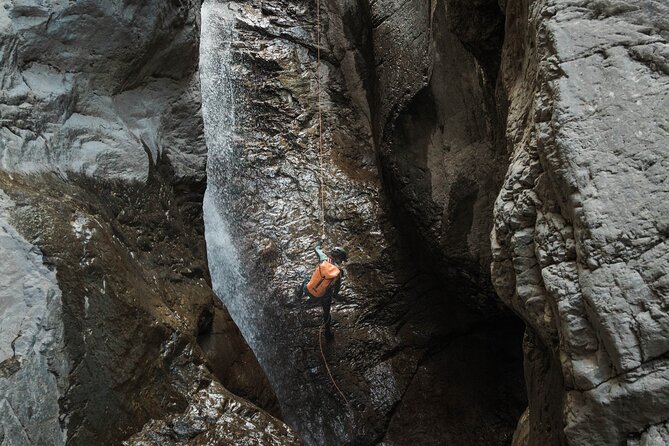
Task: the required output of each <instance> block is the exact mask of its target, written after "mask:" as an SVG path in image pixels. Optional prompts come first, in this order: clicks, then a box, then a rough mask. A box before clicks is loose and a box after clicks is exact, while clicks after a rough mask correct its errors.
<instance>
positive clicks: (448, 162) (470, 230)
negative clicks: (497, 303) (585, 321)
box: [371, 0, 507, 306]
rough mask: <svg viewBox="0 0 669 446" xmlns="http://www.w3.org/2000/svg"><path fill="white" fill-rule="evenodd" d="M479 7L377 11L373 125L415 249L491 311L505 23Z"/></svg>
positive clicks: (389, 186)
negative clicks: (491, 237) (500, 70)
mask: <svg viewBox="0 0 669 446" xmlns="http://www.w3.org/2000/svg"><path fill="white" fill-rule="evenodd" d="M470 3H471V2H460V1H454V0H453V1H437V2H433V4H430V3H429V2H424V1H418V0H417V1H408V2H393V1H389V2H375V3H372V4H371V11H372V17H373V23H374V24H375V25H376V26H375V28H374V31H373V39H374V63H375V66H376V77H377V82H376V86H375V92H376V103H377V104H378V105H377V107H376V110H377V113H376V114H375V115H374V120H375V126H376V128H377V129H378V132H377V134H376V139H377V145H378V149H379V157H380V160H381V167H382V171H383V179H384V185H385V186H386V191H387V193H388V195H389V197H390V199H391V206H392V209H393V213H394V217H395V220H396V222H397V226H398V228H399V229H400V230H401V231H402V232H403V235H404V238H406V239H407V240H409V242H408V243H406V245H407V247H406V249H407V250H408V251H409V252H410V253H411V254H410V255H413V256H416V257H418V258H420V259H421V260H422V261H423V265H424V268H425V269H427V270H430V269H431V270H433V271H434V272H435V273H438V274H441V275H443V276H445V277H448V280H449V282H450V286H451V288H453V289H454V290H455V289H457V291H456V292H457V293H458V294H460V295H461V298H462V299H463V300H466V301H468V303H469V304H471V305H472V306H486V305H488V306H489V305H491V304H492V303H493V302H494V300H493V299H491V297H492V296H493V292H492V287H491V285H490V274H489V269H490V267H489V266H490V259H491V254H490V241H489V234H490V229H491V227H492V218H491V214H492V206H493V203H494V200H495V197H496V195H497V192H498V190H499V186H500V184H501V183H502V180H503V174H504V170H505V167H506V163H507V161H506V156H505V151H504V145H503V143H502V137H501V136H502V127H503V124H502V123H503V119H502V117H501V115H500V113H499V112H498V108H499V107H498V106H497V105H496V102H495V79H496V76H497V66H498V64H499V54H500V47H501V39H502V35H503V30H502V25H501V23H502V20H503V16H502V11H501V10H500V9H499V7H498V6H497V4H496V2H490V1H478V2H474V3H475V4H470ZM389 11H392V13H391V14H388V12H389ZM408 23H411V26H407V24H408ZM419 253H420V254H419Z"/></svg>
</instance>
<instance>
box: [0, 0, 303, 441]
mask: <svg viewBox="0 0 669 446" xmlns="http://www.w3.org/2000/svg"><path fill="white" fill-rule="evenodd" d="M196 3H197V2H189V1H174V2H145V1H123V2H121V1H109V2H101V1H78V2H68V1H39V2H38V1H18V0H16V1H5V2H3V5H2V8H0V53H1V54H2V66H1V67H0V83H1V84H2V89H1V92H0V150H1V151H2V170H1V171H0V190H1V191H2V192H0V256H1V258H2V260H3V261H2V266H0V269H2V272H1V274H0V327H2V328H1V329H0V408H1V410H0V418H1V422H0V444H2V445H3V446H4V445H62V444H70V445H86V446H88V445H92V444H120V443H121V442H122V441H123V440H126V439H128V438H129V437H130V436H131V435H132V434H134V433H137V432H139V431H140V430H141V431H142V432H141V434H137V436H135V437H133V439H131V440H128V444H155V442H156V441H158V440H157V439H160V442H161V444H177V443H178V444H204V443H203V442H204V440H205V439H206V438H209V437H207V435H211V436H212V437H211V438H218V439H221V441H223V439H225V440H226V441H228V442H230V443H239V444H242V443H243V442H246V443H253V442H257V441H260V440H258V439H261V441H265V442H266V444H270V443H272V442H273V443H274V444H299V443H300V440H299V439H298V438H297V437H296V435H295V434H294V433H292V432H290V431H289V430H288V429H287V428H286V427H285V426H284V425H282V423H281V422H280V421H278V420H277V419H275V418H273V417H272V416H271V415H269V414H268V413H267V412H265V411H263V410H260V409H258V408H257V407H256V406H254V405H252V404H251V403H249V402H248V401H245V400H243V399H242V398H241V397H240V396H237V395H241V396H242V397H246V398H249V399H251V400H253V401H254V402H255V403H257V404H259V405H261V406H263V407H264V408H265V409H267V410H268V411H270V412H272V413H274V414H277V415H278V414H279V412H278V408H277V405H276V400H275V397H274V395H273V393H272V391H271V389H270V388H269V385H268V383H267V381H266V378H265V376H264V374H263V372H262V371H261V370H260V368H259V367H258V365H257V362H256V360H255V358H254V356H253V354H252V352H251V351H250V350H249V348H248V347H247V345H246V344H245V342H244V341H243V339H242V337H241V335H240V333H239V332H238V330H237V328H236V327H235V325H234V324H233V323H232V321H231V320H230V318H229V316H228V314H227V311H226V310H225V309H224V308H223V307H222V306H221V304H220V303H219V302H218V300H217V299H216V298H215V296H214V294H213V292H212V290H211V287H210V285H209V276H208V274H209V273H208V268H207V264H206V256H205V247H204V228H203V222H202V211H201V203H202V197H203V193H204V187H205V183H204V164H205V152H206V150H205V146H204V142H203V130H202V118H201V115H200V114H199V108H200V97H199V87H198V75H197V54H198V53H197V48H198V43H199V25H198V14H199V8H198V5H197V4H196ZM221 384H223V385H225V386H226V387H227V389H229V390H230V391H228V390H226V389H224V388H223V387H222V385H221ZM231 392H235V393H236V394H237V395H235V394H233V393H231ZM202 406H204V409H206V411H204V409H203V408H202ZM197 411H200V413H199V414H195V412H197ZM151 420H153V421H151ZM222 423H223V424H224V426H221V424H222ZM203 431H207V432H208V434H207V435H201V434H202V432H203ZM147 438H148V439H150V440H146V439H147ZM146 441H149V443H146Z"/></svg>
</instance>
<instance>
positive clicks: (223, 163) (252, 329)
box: [200, 1, 525, 445]
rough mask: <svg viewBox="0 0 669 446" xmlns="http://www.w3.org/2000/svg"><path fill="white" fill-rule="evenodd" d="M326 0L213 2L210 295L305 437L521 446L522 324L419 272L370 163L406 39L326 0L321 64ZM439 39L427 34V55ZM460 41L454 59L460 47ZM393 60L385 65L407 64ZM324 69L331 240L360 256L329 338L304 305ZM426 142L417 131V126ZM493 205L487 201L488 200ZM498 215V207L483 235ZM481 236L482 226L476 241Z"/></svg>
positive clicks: (206, 77) (208, 39) (208, 24)
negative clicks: (384, 83)
mask: <svg viewBox="0 0 669 446" xmlns="http://www.w3.org/2000/svg"><path fill="white" fill-rule="evenodd" d="M415 3H416V4H418V3H420V2H415ZM422 3H424V2H422ZM422 3H421V4H422ZM410 4H413V3H412V2H408V3H407V5H410ZM315 6H316V5H314V4H312V3H310V4H303V3H302V2H294V1H270V2H267V1H263V2H218V1H208V2H205V4H204V6H203V12H202V29H203V33H202V36H203V39H202V45H201V59H200V72H201V77H202V91H203V93H202V94H203V114H204V121H205V133H206V138H207V144H208V147H209V160H208V165H207V168H208V185H207V192H206V197H205V205H204V212H205V223H206V236H207V249H208V256H209V262H210V266H211V270H212V281H213V284H214V289H215V290H216V293H217V294H218V295H219V296H220V297H221V298H222V299H223V301H224V302H225V304H226V306H227V307H228V308H229V309H230V312H231V314H232V316H233V318H234V319H235V321H236V322H237V323H238V325H239V326H240V329H241V331H242V333H243V334H244V336H245V338H246V339H247V340H249V343H250V345H251V347H252V348H253V350H254V352H255V353H256V355H257V356H258V358H259V361H260V363H261V364H262V366H263V368H264V369H265V371H266V372H267V374H268V377H269V379H270V381H271V382H272V385H273V387H274V389H275V391H276V393H277V397H278V399H279V401H280V404H281V408H282V413H283V415H284V416H285V419H286V421H287V422H288V423H289V424H290V425H291V426H294V427H295V428H296V430H297V431H298V432H300V434H301V435H302V436H303V437H304V438H305V440H306V441H307V442H308V443H310V444H347V443H348V444H388V445H391V444H397V445H400V444H407V442H409V441H416V442H418V443H420V444H444V443H459V442H467V441H469V442H472V443H475V444H498V443H499V442H500V441H502V442H503V441H510V440H511V436H512V433H513V429H514V427H515V425H516V419H517V417H518V416H520V413H521V412H522V410H523V408H524V405H525V402H524V401H525V400H524V392H523V388H522V382H521V373H520V370H519V369H520V367H519V366H520V350H519V343H520V336H519V330H518V326H517V325H515V324H514V323H513V321H512V320H511V319H510V318H509V317H508V315H507V314H504V313H501V312H499V311H498V310H495V311H489V312H487V313H486V312H477V311H475V310H473V308H475V307H477V306H478V304H477V303H476V302H478V301H479V300H484V299H487V298H488V296H489V293H487V292H483V293H482V298H481V299H479V296H478V295H476V294H474V295H471V294H466V295H465V294H464V293H463V294H461V295H458V292H457V291H455V290H453V289H452V288H456V287H455V286H454V283H457V282H451V281H449V280H448V279H447V278H444V276H443V275H441V272H442V269H440V268H436V269H435V270H434V271H426V270H424V269H422V268H420V266H421V264H422V263H423V262H420V261H419V260H420V259H418V258H416V257H408V256H405V255H406V254H405V251H404V249H403V245H405V244H409V243H410V241H409V240H410V239H408V237H407V239H405V236H404V235H403V234H401V233H400V232H398V231H396V230H395V228H394V220H395V218H394V215H393V211H392V209H391V208H390V207H389V206H388V203H387V200H386V197H385V192H384V189H383V182H382V180H381V177H380V174H379V168H378V165H377V162H376V161H377V146H376V142H375V141H376V140H377V136H376V135H375V132H376V130H375V126H376V124H375V123H376V122H381V121H380V120H378V118H377V113H379V111H378V107H379V105H378V104H377V103H376V102H375V94H376V93H375V91H377V92H380V91H382V90H380V89H381V87H380V86H379V85H378V82H377V78H376V75H375V70H379V67H376V68H375V65H376V62H375V60H374V54H375V52H376V51H380V49H379V48H378V47H377V46H381V45H383V44H387V45H390V44H391V43H392V40H393V39H394V38H395V37H394V36H392V33H391V32H390V31H388V34H387V35H386V37H385V38H383V37H382V36H381V35H376V36H374V33H373V32H372V31H373V29H380V28H379V27H377V26H376V25H378V23H376V22H374V20H375V19H374V15H373V14H372V10H371V9H370V8H369V5H366V4H365V3H363V2H345V1H341V2H334V3H329V2H322V3H321V8H322V9H321V24H322V27H323V31H322V34H321V39H322V40H321V56H322V64H321V67H320V71H317V62H316V58H317V48H316V47H315V41H316V39H317V36H316V34H315V25H316V20H315V15H316V11H315V10H314V7H315ZM381 6H382V5H379V8H380V7H381ZM398 6H399V4H398ZM414 6H415V5H414ZM439 7H440V8H442V10H441V11H440V14H442V15H443V14H445V12H444V11H443V9H444V8H445V6H444V5H443V4H440V6H439ZM420 11H423V12H425V16H423V15H420V14H418V13H416V15H415V17H414V21H415V22H416V23H418V24H420V26H421V27H423V28H427V27H428V25H429V22H428V21H427V20H426V18H427V17H429V14H428V12H429V11H428V10H427V9H425V8H423V9H420ZM393 17H394V16H393ZM442 19H443V17H442ZM412 23H413V22H412ZM402 29H403V30H404V31H403V32H405V31H407V30H413V29H414V28H413V27H412V26H407V25H406V24H405V25H404V27H403V28H402ZM440 29H442V28H440ZM412 32H413V31H412ZM416 32H418V33H419V34H420V30H418V31H416ZM435 32H436V31H435ZM398 35H401V36H402V38H401V39H399V40H400V41H405V40H406V41H407V45H406V46H405V47H403V48H402V49H401V50H400V49H396V50H394V52H392V55H393V57H398V58H399V57H403V55H405V56H406V58H407V62H406V64H405V62H404V61H402V64H401V65H400V67H403V68H406V69H407V70H409V69H410V70H414V69H415V70H418V72H421V70H422V68H421V67H422V66H424V65H417V64H414V63H413V62H412V61H413V59H412V58H413V57H414V56H415V55H416V54H418V55H420V54H419V52H418V51H417V50H416V48H414V47H413V46H412V45H411V39H409V38H408V37H407V38H406V39H405V36H404V35H403V34H401V33H399V31H398ZM431 39H432V37H431V36H425V47H426V48H427V47H429V45H430V43H429V42H431ZM452 40H453V41H455V42H456V43H457V39H456V38H455V37H452ZM420 48H421V47H418V49H420ZM458 48H459V51H461V53H457V54H458V55H459V54H465V53H466V51H465V50H464V49H462V47H458ZM389 54H391V53H390V52H389ZM450 57H453V58H455V57H456V56H455V55H451V56H450ZM468 57H469V58H468V59H467V62H466V63H465V66H466V68H467V69H471V71H469V72H468V71H465V72H464V73H462V77H463V83H465V84H466V85H469V86H472V89H473V91H472V92H469V93H468V96H467V99H468V100H469V101H471V102H470V103H469V104H468V107H470V109H467V111H466V113H469V114H471V115H475V110H477V108H476V107H478V106H479V104H478V102H477V101H478V100H479V99H480V98H482V97H483V93H482V89H481V88H482V87H480V86H479V84H478V77H477V73H478V72H477V71H476V70H475V65H476V61H475V59H474V57H473V56H468ZM389 58H390V55H389V56H388V59H387V63H388V65H389V66H397V63H395V62H392V61H391V60H390V59H389ZM388 70H389V71H388V72H387V75H388V76H390V77H392V76H395V74H392V73H391V71H390V68H389V69H388ZM317 72H318V73H319V74H320V76H321V78H322V85H323V91H322V97H321V102H322V109H323V118H324V122H323V124H324V125H323V128H324V141H325V145H324V157H323V169H324V171H325V182H324V183H325V188H324V193H325V202H326V205H325V223H326V224H325V226H326V237H325V238H326V240H325V243H326V247H331V246H332V245H333V244H342V245H344V246H346V247H347V248H348V249H349V250H350V257H351V261H350V262H349V263H348V264H347V265H346V267H345V269H346V273H347V275H346V282H345V283H346V285H345V288H344V291H343V292H342V297H341V299H340V300H338V301H337V302H336V303H335V306H334V310H333V314H334V320H335V341H334V343H325V341H324V340H323V341H322V343H321V342H319V341H320V339H319V328H318V327H319V325H320V319H319V318H320V312H321V310H320V308H313V306H312V307H311V308H309V306H308V304H306V303H305V302H301V301H299V300H296V298H295V297H294V294H295V288H296V286H297V285H298V284H300V283H301V282H302V280H303V279H304V277H305V275H306V274H308V273H310V272H311V271H310V270H311V269H312V268H313V267H314V265H315V260H316V259H315V256H314V255H313V253H312V248H313V246H314V245H315V244H316V243H317V242H318V241H319V238H320V237H321V225H320V218H319V217H320V209H319V204H318V197H319V183H320V161H321V159H320V157H319V147H318V142H317V141H318V128H319V121H318V115H317V108H318V107H317V104H318V89H317V82H316V73H317ZM398 73H399V74H401V73H404V71H402V70H399V71H398ZM458 73H459V72H458ZM468 75H471V76H474V77H473V79H472V78H469V77H467V76H468ZM393 79H394V78H393ZM402 82H404V83H398V84H397V87H396V88H397V90H398V91H400V90H401V91H403V90H404V89H405V88H413V85H412V83H413V82H414V78H413V77H407V78H406V79H405V80H403V81H402ZM435 88H441V87H436V86H435ZM418 90H420V88H418ZM454 90H455V89H454ZM454 90H453V91H450V90H449V91H450V93H449V94H455V92H454ZM393 91H394V90H388V91H387V93H388V94H391V93H393ZM379 94H381V93H379ZM442 99H443V100H444V101H445V99H444V98H443V97H440V100H442ZM475 103H476V106H474V104H475ZM442 105H444V104H442ZM393 106H395V105H393ZM417 108H419V107H418V106H417ZM463 113H465V112H463ZM466 113H465V114H466ZM407 119H409V118H407ZM477 125H478V124H477ZM481 125H484V124H481ZM437 127H438V125H437ZM436 131H439V130H438V129H437V130H436ZM427 132H428V130H425V133H427ZM463 132H464V130H463ZM416 133H417V134H421V135H422V128H421V130H416ZM484 133H485V132H484ZM409 136H410V135H409ZM479 136H480V135H478V134H477V136H476V138H478V137H479ZM476 138H475V137H472V138H471V139H476ZM467 144H468V143H467ZM472 144H474V143H472ZM474 146H475V147H479V145H478V142H476V144H474ZM467 147H469V146H467ZM481 147H484V148H485V149H486V150H488V149H490V150H493V148H491V147H489V145H486V144H483V143H481ZM470 149H471V150H472V151H473V149H472V148H471V147H470ZM398 150H399V149H398ZM417 150H418V149H417ZM421 150H423V148H421ZM425 150H427V149H425ZM435 150H437V149H435ZM438 150H440V151H441V150H442V147H441V146H439V147H438ZM465 152H466V151H465ZM469 154H470V155H472V153H469ZM403 156H404V155H403ZM435 156H436V155H435ZM406 159H410V157H409V156H406ZM463 162H464V161H463ZM437 164H439V162H437ZM407 168H410V167H407ZM484 170H485V169H482V170H481V172H483V171H484ZM389 175H392V174H391V173H389ZM481 175H483V173H481ZM500 180H501V177H500ZM421 187H422V186H421ZM439 193H440V194H442V193H443V189H440V191H439ZM486 194H489V196H488V204H487V206H491V205H492V201H493V196H494V195H490V192H489V191H488V192H486ZM465 195H466V194H465ZM483 195H484V194H483V192H482V194H481V196H483ZM463 197H464V196H463ZM420 199H421V200H428V199H430V198H429V197H426V196H423V195H421V196H420ZM417 206H418V205H417ZM453 206H455V204H453ZM481 206H484V205H481ZM477 209H478V208H477ZM444 212H446V211H444ZM491 222H492V219H491V213H490V214H489V215H488V221H487V223H486V224H488V226H487V228H488V229H489V228H490V225H491ZM488 229H486V227H485V226H484V225H483V224H482V225H481V226H479V227H477V229H476V230H475V231H476V232H477V234H478V235H477V236H474V238H476V237H478V236H479V235H481V234H483V232H485V231H487V230H488ZM462 231H464V232H465V233H466V232H467V231H468V229H467V228H464V227H463V228H462ZM481 231H483V232H481ZM453 236H454V235H453ZM454 237H455V236H454ZM485 237H486V238H487V234H485ZM479 241H480V240H479ZM479 241H476V242H475V243H474V244H475V245H476V246H477V247H478V246H479ZM434 246H436V247H437V248H438V244H437V245H431V248H430V249H432V250H433V251H434V250H436V249H437V248H434ZM433 248H434V249H433ZM485 248H486V249H487V248H488V245H487V244H485ZM477 249H478V248H472V252H474V253H475V254H474V255H473V256H472V258H473V259H474V260H473V261H472V263H473V264H475V267H474V268H473V270H471V274H472V275H473V276H474V277H475V279H473V280H470V281H464V280H463V281H462V283H466V284H470V283H472V282H474V283H478V281H479V280H480V281H481V283H483V279H482V278H481V277H482V276H480V274H479V273H480V270H481V267H479V264H478V261H479V257H481V256H483V255H482V254H479V253H478V252H477ZM416 251H418V249H417V250H415V251H414V252H413V253H414V254H415V253H416ZM468 252H469V251H468ZM463 255H465V254H463ZM466 255H467V256H468V255H469V254H466ZM441 258H442V257H441V255H440V256H438V261H439V262H441ZM453 258H455V256H454V257H453ZM482 262H483V261H482ZM444 263H445V262H444ZM464 270H466V268H463V271H464ZM453 275H456V274H455V273H454V274H453ZM467 286H469V285H467ZM465 288H466V287H465V286H464V285H463V287H462V289H465ZM469 288H470V289H471V288H473V287H472V286H469ZM488 288H489V287H488ZM470 297H471V299H469V298H470ZM458 298H459V299H460V300H462V301H468V300H469V301H470V302H471V303H472V304H471V305H465V304H463V303H461V302H460V300H459V299H458ZM486 302H487V301H486ZM321 347H322V349H323V352H322V353H321ZM321 355H322V356H321ZM324 360H325V361H326V362H327V365H328V366H329V367H330V369H331V371H332V373H333V378H334V381H335V383H336V385H337V386H338V387H339V388H340V389H341V391H342V393H343V394H344V397H345V399H344V398H342V397H341V396H340V395H339V393H338V391H337V390H336V388H335V387H334V385H333V383H332V382H331V380H330V377H329V375H328V372H327V370H326V365H325V363H324ZM477 394H478V395H481V397H480V398H473V397H472V395H477ZM428 426H429V427H428Z"/></svg>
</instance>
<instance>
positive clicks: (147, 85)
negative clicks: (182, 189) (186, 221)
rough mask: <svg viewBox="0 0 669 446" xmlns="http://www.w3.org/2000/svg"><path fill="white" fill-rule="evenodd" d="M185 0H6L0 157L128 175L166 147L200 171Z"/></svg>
mask: <svg viewBox="0 0 669 446" xmlns="http://www.w3.org/2000/svg"><path fill="white" fill-rule="evenodd" d="M198 13H199V11H198V10H197V8H196V7H195V2H185V3H183V4H182V5H180V6H179V7H173V6H172V5H171V4H166V3H161V2H153V3H151V2H149V3H146V2H121V1H110V2H97V1H92V0H87V1H82V2H77V3H76V4H73V3H69V2H62V1H47V2H31V1H28V2H25V1H18V0H8V1H5V2H4V3H3V7H2V8H0V53H1V54H2V60H3V66H2V68H0V81H1V85H2V93H1V94H0V145H1V147H0V150H2V167H3V168H4V169H7V170H12V171H20V172H38V171H56V172H60V173H61V174H63V175H66V174H67V173H68V172H73V173H84V174H86V175H90V176H95V177H100V178H105V179H108V178H118V179H124V180H140V181H144V180H146V178H147V175H148V171H149V168H150V166H152V165H153V164H155V163H156V162H157V161H158V158H159V157H160V156H163V155H165V154H166V155H167V156H168V157H169V159H170V161H171V162H172V164H173V167H174V169H175V171H176V174H177V176H189V177H198V178H202V176H203V171H204V161H205V159H204V158H205V148H204V142H203V137H202V121H201V116H200V113H199V108H200V106H199V104H200V99H199V87H198V79H197V73H196V72H195V69H196V66H195V65H196V60H197V46H198V30H199V27H198V23H197V22H198Z"/></svg>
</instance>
